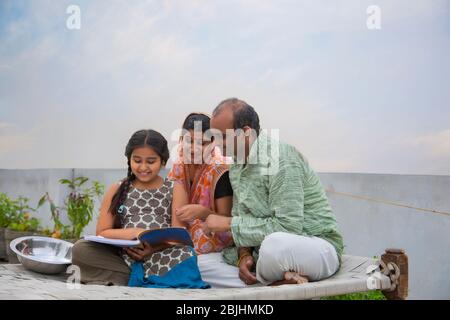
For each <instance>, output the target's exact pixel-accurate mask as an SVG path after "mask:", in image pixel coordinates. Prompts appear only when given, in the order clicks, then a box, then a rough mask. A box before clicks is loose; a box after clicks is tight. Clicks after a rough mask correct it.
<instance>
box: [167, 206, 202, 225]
mask: <svg viewBox="0 0 450 320" xmlns="http://www.w3.org/2000/svg"><path fill="white" fill-rule="evenodd" d="M175 214H176V216H177V218H178V219H179V220H180V221H183V222H190V221H193V220H195V219H205V218H206V217H207V216H208V215H209V210H208V209H207V208H205V207H204V206H202V205H200V204H187V205H184V206H182V207H180V208H178V209H177V210H176V212H175Z"/></svg>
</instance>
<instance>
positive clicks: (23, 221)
mask: <svg viewBox="0 0 450 320" xmlns="http://www.w3.org/2000/svg"><path fill="white" fill-rule="evenodd" d="M10 201H11V202H10V205H11V207H10V210H11V211H10V213H9V214H10V215H9V216H7V218H6V220H7V221H8V223H7V225H6V226H7V227H8V229H11V230H14V231H37V230H38V228H39V220H38V219H36V218H32V217H31V215H30V212H35V211H36V209H34V208H32V207H30V206H29V204H28V202H29V199H28V198H25V197H18V198H17V199H15V200H10Z"/></svg>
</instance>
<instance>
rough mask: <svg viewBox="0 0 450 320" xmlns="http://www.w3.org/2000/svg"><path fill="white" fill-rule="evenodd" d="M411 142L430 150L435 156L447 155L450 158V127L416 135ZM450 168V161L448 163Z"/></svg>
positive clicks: (427, 150)
mask: <svg viewBox="0 0 450 320" xmlns="http://www.w3.org/2000/svg"><path fill="white" fill-rule="evenodd" d="M411 144H412V145H414V146H418V147H421V148H423V149H424V151H425V152H430V153H431V154H432V155H433V156H434V157H437V158H440V157H446V158H448V159H449V160H450V129H447V130H442V131H439V132H433V133H429V134H425V135H421V136H419V137H416V138H415V139H413V140H412V141H411ZM448 166H449V168H450V162H449V163H448Z"/></svg>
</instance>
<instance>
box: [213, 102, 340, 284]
mask: <svg viewBox="0 0 450 320" xmlns="http://www.w3.org/2000/svg"><path fill="white" fill-rule="evenodd" d="M211 128H212V129H215V130H216V131H220V134H221V135H222V137H223V138H224V139H225V140H227V141H232V140H231V139H232V138H233V139H234V142H238V141H239V140H240V141H241V142H243V143H242V146H243V147H242V148H239V147H238V146H236V144H235V146H234V148H232V149H231V150H229V149H227V148H225V147H224V148H223V149H224V152H225V153H226V154H227V155H231V156H233V157H234V159H235V163H234V164H232V165H231V167H230V172H229V176H230V181H231V186H232V188H233V192H234V196H233V209H232V217H224V216H219V215H210V216H209V217H208V218H207V219H206V223H205V228H206V229H209V230H210V231H211V232H217V231H229V230H231V232H232V235H233V239H234V244H235V246H234V247H231V248H227V249H225V250H224V251H223V256H224V260H225V261H226V262H227V263H229V264H232V265H237V266H238V267H239V277H240V278H241V280H242V281H243V282H245V283H246V284H247V285H250V284H255V283H257V282H258V281H259V282H260V283H262V284H264V285H268V284H286V283H304V282H307V281H317V280H321V279H324V278H327V277H330V276H331V275H333V274H334V273H335V272H336V271H337V270H338V269H339V266H340V261H341V255H342V251H343V240H342V237H341V235H340V233H339V231H338V229H337V223H336V219H335V216H334V215H333V213H332V210H331V207H330V205H329V203H328V199H327V197H326V194H325V191H324V189H323V187H322V186H321V184H320V181H319V178H318V176H317V175H316V173H315V172H314V171H313V170H312V169H311V167H310V166H309V164H308V162H307V160H306V159H305V158H304V157H303V156H302V154H301V153H299V152H298V151H297V150H296V149H295V148H294V147H293V146H290V145H288V144H284V143H280V142H278V141H276V140H274V139H271V138H269V137H268V136H267V135H266V134H264V133H262V132H261V131H260V125H259V117H258V114H257V113H256V112H255V110H254V109H253V108H252V107H251V106H250V105H248V104H247V103H246V102H245V101H242V100H239V99H236V98H231V99H227V100H224V101H222V102H221V103H220V104H219V105H218V106H217V107H216V108H215V110H214V112H213V116H212V118H211ZM237 131H240V132H241V133H240V134H236V132H237ZM252 132H253V133H254V134H253V135H252V134H251V133H252ZM230 134H231V135H234V137H230ZM252 136H253V138H252ZM237 145H239V143H237ZM261 150H262V152H261ZM268 150H271V151H270V154H269V152H268ZM273 151H276V152H273ZM230 153H231V154H230ZM239 154H243V160H244V161H243V163H239ZM241 160H242V159H241ZM236 161H237V162H238V163H236ZM253 271H255V272H253Z"/></svg>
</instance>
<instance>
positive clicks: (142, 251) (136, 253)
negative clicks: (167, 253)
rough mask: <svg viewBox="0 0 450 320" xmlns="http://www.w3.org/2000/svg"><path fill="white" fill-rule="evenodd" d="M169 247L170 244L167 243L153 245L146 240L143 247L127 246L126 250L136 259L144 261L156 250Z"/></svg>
mask: <svg viewBox="0 0 450 320" xmlns="http://www.w3.org/2000/svg"><path fill="white" fill-rule="evenodd" d="M168 247H169V245H166V244H161V245H158V246H151V245H149V244H148V243H147V242H144V243H143V246H142V247H133V248H125V249H124V250H125V252H126V253H127V254H128V255H129V256H130V257H131V258H132V259H133V260H134V261H144V260H145V259H147V258H149V257H150V256H151V255H152V254H153V253H155V252H156V251H160V250H163V249H165V248H168Z"/></svg>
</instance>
